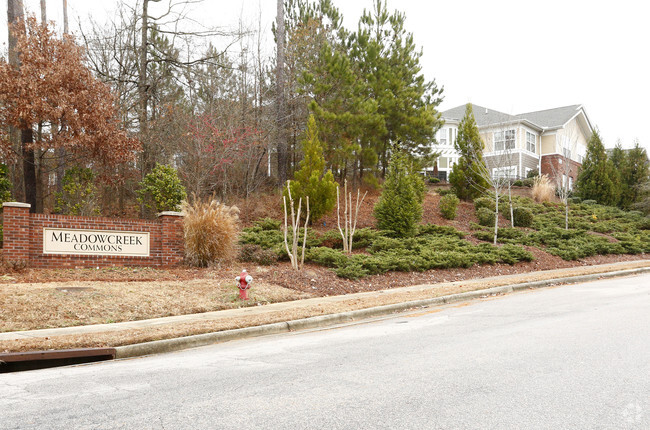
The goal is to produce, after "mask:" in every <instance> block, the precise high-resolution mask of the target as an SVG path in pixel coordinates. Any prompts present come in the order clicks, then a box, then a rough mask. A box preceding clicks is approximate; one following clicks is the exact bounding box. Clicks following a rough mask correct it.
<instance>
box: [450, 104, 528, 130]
mask: <svg viewBox="0 0 650 430" xmlns="http://www.w3.org/2000/svg"><path fill="white" fill-rule="evenodd" d="M472 110H473V111H474V118H475V119H476V125H478V126H479V127H483V126H485V125H490V124H498V123H502V122H508V121H516V120H517V119H518V118H517V117H516V116H513V115H508V114H507V113H503V112H499V111H496V110H493V109H488V108H484V107H483V106H479V105H475V104H473V103H472ZM464 116H465V105H461V106H457V107H455V108H453V109H449V110H446V111H444V112H443V113H442V117H443V118H445V119H451V120H456V121H460V120H461V119H463V117H464Z"/></svg>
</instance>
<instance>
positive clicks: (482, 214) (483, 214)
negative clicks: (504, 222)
mask: <svg viewBox="0 0 650 430" xmlns="http://www.w3.org/2000/svg"><path fill="white" fill-rule="evenodd" d="M476 217H477V218H478V223H479V224H481V225H484V226H493V225H494V221H495V218H496V215H495V213H494V212H493V211H491V210H490V209H488V208H479V210H477V211H476Z"/></svg>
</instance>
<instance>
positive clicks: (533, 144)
mask: <svg viewBox="0 0 650 430" xmlns="http://www.w3.org/2000/svg"><path fill="white" fill-rule="evenodd" d="M526 150H528V151H530V152H533V153H535V154H537V136H535V135H534V134H533V133H530V132H526Z"/></svg>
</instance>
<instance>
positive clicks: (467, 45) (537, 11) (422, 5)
mask: <svg viewBox="0 0 650 430" xmlns="http://www.w3.org/2000/svg"><path fill="white" fill-rule="evenodd" d="M24 2H25V5H26V7H27V9H28V10H29V11H32V12H35V13H37V16H40V15H38V11H39V0H24ZM6 3H7V0H2V2H1V3H0V4H2V6H3V13H4V11H6ZM163 3H166V0H163ZM115 4H116V0H103V1H97V0H68V8H69V12H68V15H69V19H70V28H71V30H72V31H73V32H74V31H76V30H77V29H78V27H79V22H80V21H81V25H84V21H86V18H87V17H88V16H89V15H92V16H93V18H94V19H95V20H97V21H99V22H101V21H102V20H103V19H105V18H106V17H110V16H111V13H112V11H113V10H114V8H115ZM334 4H335V5H336V6H338V7H339V9H340V10H341V12H342V14H343V16H344V24H345V25H346V26H347V27H348V28H356V26H357V22H358V18H359V16H360V15H361V13H362V11H363V9H364V8H371V7H372V0H334ZM61 5H62V0H47V7H48V19H49V20H54V21H56V22H57V24H58V25H59V26H62V18H61V7H62V6H61ZM388 7H389V10H393V9H399V10H401V11H403V12H405V13H406V28H407V30H408V31H410V32H412V33H413V34H414V37H415V42H416V44H417V45H418V46H421V47H422V48H423V51H424V55H423V57H422V59H421V64H422V67H423V73H424V75H425V77H426V78H427V79H429V80H431V79H435V80H436V82H437V83H438V85H439V86H444V88H445V92H444V95H445V99H444V102H443V103H442V105H441V106H440V109H441V110H446V109H449V108H452V107H455V106H458V105H461V104H464V103H466V102H468V101H471V102H472V103H476V104H478V105H481V106H485V107H488V108H491V109H495V110H499V111H502V112H505V113H509V114H517V113H523V112H528V111H532V110H541V109H548V108H554V107H559V106H566V105H570V104H583V105H584V107H585V109H586V111H587V115H588V116H589V119H590V120H591V122H592V124H593V125H595V126H596V127H598V129H599V130H600V132H601V134H602V136H603V138H604V141H605V145H606V146H608V147H611V146H614V144H615V143H616V141H617V140H618V139H620V140H621V142H622V144H623V146H624V147H630V146H631V145H632V144H633V142H634V139H638V140H639V141H640V143H641V144H642V145H643V146H645V147H646V148H648V149H650V128H649V127H648V122H649V121H648V117H649V116H650V108H649V106H650V57H649V52H650V49H649V42H650V24H648V17H649V16H650V2H648V1H647V0H618V1H611V0H610V1H602V0H591V1H589V0H537V1H534V2H533V1H529V0H490V1H485V0H465V1H463V0H446V1H436V2H434V1H425V0H399V1H396V0H389V1H388ZM150 8H151V9H152V10H153V12H154V13H155V12H156V9H160V8H161V6H160V5H156V4H152V6H150ZM193 8H194V11H193V13H192V16H193V17H194V18H195V19H197V20H198V21H200V22H203V23H206V24H209V25H217V26H230V27H236V26H237V23H238V21H239V18H240V16H243V19H244V21H246V22H248V23H250V24H253V23H256V21H257V15H258V13H259V12H260V11H261V14H262V25H263V30H264V35H265V37H266V41H267V52H269V53H270V52H271V50H272V45H271V43H272V37H271V23H272V21H273V20H274V19H275V11H276V9H275V8H276V0H228V1H225V0H205V1H204V2H203V4H202V5H200V6H193ZM5 16H6V15H5ZM6 38H7V30H6V18H4V17H3V19H1V20H0V43H2V44H3V46H2V48H3V49H2V51H5V49H6Z"/></svg>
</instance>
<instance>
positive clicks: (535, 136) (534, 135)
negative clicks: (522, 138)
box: [524, 130, 537, 155]
mask: <svg viewBox="0 0 650 430" xmlns="http://www.w3.org/2000/svg"><path fill="white" fill-rule="evenodd" d="M525 131H526V142H525V145H526V146H525V148H524V149H525V150H526V152H529V153H530V152H531V151H530V150H529V149H528V135H530V136H533V138H534V139H535V143H534V146H535V151H534V152H532V153H533V154H535V155H537V135H536V134H535V133H531V132H530V131H528V130H525Z"/></svg>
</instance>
